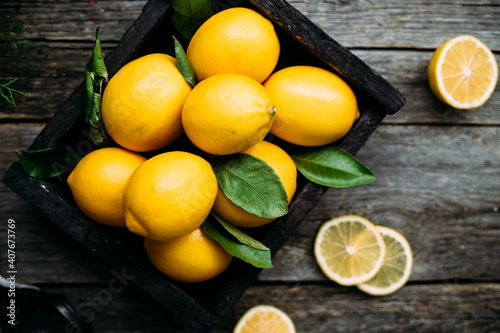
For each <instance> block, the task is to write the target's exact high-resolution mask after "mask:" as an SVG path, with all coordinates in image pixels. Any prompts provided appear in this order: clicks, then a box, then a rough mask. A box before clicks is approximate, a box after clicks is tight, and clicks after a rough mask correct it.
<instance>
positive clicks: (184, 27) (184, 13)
mask: <svg viewBox="0 0 500 333" xmlns="http://www.w3.org/2000/svg"><path fill="white" fill-rule="evenodd" d="M171 3H172V8H173V9H174V13H173V14H172V24H173V25H174V27H175V28H176V29H177V31H179V33H180V34H181V35H182V36H183V37H184V38H186V39H187V40H190V39H191V37H193V35H194V33H195V32H196V30H198V28H199V27H200V26H201V25H202V24H203V22H205V21H206V20H207V19H208V18H209V17H210V16H212V15H213V14H214V5H213V0H172V1H171Z"/></svg>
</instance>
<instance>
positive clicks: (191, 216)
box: [123, 151, 217, 242]
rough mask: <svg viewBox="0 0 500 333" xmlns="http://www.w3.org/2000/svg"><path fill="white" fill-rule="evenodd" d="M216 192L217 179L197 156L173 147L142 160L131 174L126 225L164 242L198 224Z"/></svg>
mask: <svg viewBox="0 0 500 333" xmlns="http://www.w3.org/2000/svg"><path fill="white" fill-rule="evenodd" d="M216 195H217V179H216V178H215V174H214V172H213V171H212V167H211V166H210V164H209V163H208V162H207V161H206V160H204V159H203V158H201V157H200V156H197V155H194V154H191V153H187V152H183V151H172V152H167V153H163V154H159V155H156V156H154V157H152V158H150V159H149V160H147V161H146V162H144V163H143V164H142V165H141V166H140V167H139V168H137V170H136V171H135V172H134V174H133V175H132V176H131V177H130V179H129V181H128V183H127V186H126V188H125V193H124V196H123V204H124V207H125V221H126V224H127V228H128V229H129V230H130V231H132V232H134V233H136V234H139V235H141V236H144V237H146V238H150V239H153V240H156V241H160V242H165V241H168V240H171V239H174V238H177V237H182V236H185V235H187V234H189V233H190V232H192V231H193V230H194V229H196V228H198V227H199V226H200V225H201V224H202V223H203V221H204V220H205V218H206V217H207V216H208V214H209V213H210V210H211V209H212V206H213V203H214V201H215V197H216Z"/></svg>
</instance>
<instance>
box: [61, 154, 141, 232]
mask: <svg viewBox="0 0 500 333" xmlns="http://www.w3.org/2000/svg"><path fill="white" fill-rule="evenodd" d="M144 161H146V158H145V157H144V156H141V155H139V154H137V153H133V152H131V151H128V150H125V149H122V148H101V149H98V150H94V151H93V152H91V153H89V154H87V155H86V156H84V157H83V158H82V159H81V161H80V162H78V164H77V165H76V167H75V169H74V170H73V171H72V172H71V174H70V175H69V177H68V185H69V187H70V189H71V192H72V193H73V198H74V199H75V202H76V204H77V206H78V207H79V208H80V210H81V211H82V212H83V213H84V214H85V215H87V216H88V217H90V218H91V219H93V220H94V221H97V222H99V223H102V224H106V225H109V226H115V227H124V226H125V211H124V210H123V192H124V191H125V185H126V184H127V181H128V180H129V178H130V176H131V175H132V173H133V172H134V171H135V169H137V167H138V166H139V165H141V164H142V163H143V162H144Z"/></svg>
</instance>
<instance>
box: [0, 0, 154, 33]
mask: <svg viewBox="0 0 500 333" xmlns="http://www.w3.org/2000/svg"><path fill="white" fill-rule="evenodd" d="M146 2H147V1H146V0H127V1H112V0H99V1H89V0H86V1H79V0H73V1H50V2H48V1H29V2H28V1H27V2H24V1H2V3H1V5H0V10H1V11H5V12H6V13H7V14H9V15H10V16H11V17H12V18H14V19H15V20H16V21H17V22H21V21H22V22H23V23H24V26H25V28H24V30H23V37H24V38H26V39H29V40H60V41H93V40H94V38H95V29H96V28H97V27H101V29H102V31H103V33H104V34H105V35H106V37H107V38H109V39H110V40H113V41H115V42H118V41H119V40H120V38H121V36H122V35H123V33H124V32H125V30H126V29H127V28H128V27H129V26H130V25H131V24H132V23H133V22H134V21H135V20H136V19H137V17H138V16H139V15H140V14H141V10H142V8H143V7H144V5H145V4H146Z"/></svg>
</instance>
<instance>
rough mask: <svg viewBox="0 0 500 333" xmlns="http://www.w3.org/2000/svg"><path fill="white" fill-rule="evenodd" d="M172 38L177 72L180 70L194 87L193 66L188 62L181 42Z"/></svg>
mask: <svg viewBox="0 0 500 333" xmlns="http://www.w3.org/2000/svg"><path fill="white" fill-rule="evenodd" d="M172 38H173V39H174V48H175V58H176V60H177V69H178V70H179V72H181V74H182V76H183V77H184V79H185V80H186V81H187V82H188V83H189V84H190V85H191V86H192V87H194V86H195V85H196V79H195V77H194V70H193V66H191V63H190V62H189V60H188V58H187V56H186V53H185V52H184V49H183V48H182V45H181V43H179V41H178V40H177V38H175V37H174V36H172Z"/></svg>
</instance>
